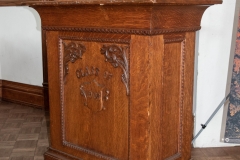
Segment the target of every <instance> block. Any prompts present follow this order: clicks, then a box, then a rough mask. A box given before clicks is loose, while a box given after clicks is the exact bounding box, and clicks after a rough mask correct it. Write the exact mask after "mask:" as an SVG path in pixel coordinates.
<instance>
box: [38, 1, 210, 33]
mask: <svg viewBox="0 0 240 160" xmlns="http://www.w3.org/2000/svg"><path fill="white" fill-rule="evenodd" d="M207 7H208V6H207V5H203V6H192V7H188V6H182V7H178V6H161V5H156V6H152V5H145V6H141V5H136V6H131V5H122V6H117V5H112V6H55V7H52V6H47V7H46V6H34V8H35V9H36V10H37V11H38V12H39V14H40V16H41V17H47V18H43V19H42V26H43V29H44V30H59V31H82V32H105V33H127V34H129V33H131V34H143V35H155V34H161V33H169V32H183V31H196V30H199V29H200V19H201V15H202V14H203V12H204V11H205V10H206V8H207ZM53 8H54V9H53ZM65 13H68V14H65ZM85 13H88V14H85ZM48 15H52V16H48ZM73 15H84V16H73ZM116 17H118V18H116ZM76 22H78V23H76Z"/></svg>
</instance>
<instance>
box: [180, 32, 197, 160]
mask: <svg viewBox="0 0 240 160" xmlns="http://www.w3.org/2000/svg"><path fill="white" fill-rule="evenodd" d="M193 39H195V33H194V32H189V33H186V40H185V41H186V42H185V58H184V59H185V60H184V62H185V63H184V83H183V86H184V89H183V95H184V99H183V114H182V115H183V116H182V120H183V124H182V125H183V137H182V138H183V139H182V141H183V142H184V145H183V146H182V155H183V157H185V158H186V159H190V158H191V157H190V154H191V147H192V146H191V141H192V138H193V124H194V123H193V121H194V120H193V114H192V107H191V106H192V105H193V78H194V67H193V66H194V56H195V41H193ZM184 126H188V127H184Z"/></svg>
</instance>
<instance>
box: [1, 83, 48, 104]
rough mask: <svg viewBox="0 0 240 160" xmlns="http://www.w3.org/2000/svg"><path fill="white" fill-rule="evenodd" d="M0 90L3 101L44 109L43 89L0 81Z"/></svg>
mask: <svg viewBox="0 0 240 160" xmlns="http://www.w3.org/2000/svg"><path fill="white" fill-rule="evenodd" d="M0 90H1V91H0V97H1V98H2V100H4V101H9V102H14V103H19V104H24V105H27V106H32V107H36V108H42V109H44V95H43V87H40V86H34V85H29V84H23V83H18V82H11V81H7V80H0Z"/></svg>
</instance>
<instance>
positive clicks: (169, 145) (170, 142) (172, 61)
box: [161, 42, 183, 159]
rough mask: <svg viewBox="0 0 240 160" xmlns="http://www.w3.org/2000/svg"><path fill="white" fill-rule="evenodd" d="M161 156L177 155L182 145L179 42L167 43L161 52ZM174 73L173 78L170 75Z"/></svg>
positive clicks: (180, 55) (165, 157) (180, 57)
mask: <svg viewBox="0 0 240 160" xmlns="http://www.w3.org/2000/svg"><path fill="white" fill-rule="evenodd" d="M163 54H164V55H163V64H162V65H163V66H162V67H163V75H162V78H163V82H162V83H163V89H162V92H163V93H162V97H161V98H162V106H161V108H162V114H161V122H162V124H161V127H162V133H161V134H162V148H163V152H162V157H163V158H164V159H167V158H169V157H172V156H175V157H179V156H180V154H181V147H182V125H181V123H182V119H181V112H182V104H181V100H182V93H181V90H182V88H181V72H182V71H181V70H182V64H181V62H182V57H183V55H182V53H181V43H179V42H178V43H176V42H174V43H167V44H165V46H164V53H163ZM173 75H175V77H174V78H173V77H172V76H173Z"/></svg>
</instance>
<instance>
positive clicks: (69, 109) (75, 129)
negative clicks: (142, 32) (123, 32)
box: [59, 40, 129, 159]
mask: <svg viewBox="0 0 240 160" xmlns="http://www.w3.org/2000/svg"><path fill="white" fill-rule="evenodd" d="M128 54H129V46H128V44H111V43H100V42H89V41H76V40H74V41H73V40H60V61H59V64H60V72H61V73H60V75H61V76H60V81H61V84H60V87H61V107H62V115H61V116H62V121H61V125H62V140H63V145H65V146H67V147H70V148H73V149H76V150H80V151H82V152H85V153H86V154H91V155H95V156H96V157H101V158H102V159H127V157H128V134H129V133H128V129H129V124H128V121H129V120H128V115H129V84H128V83H129V67H128Z"/></svg>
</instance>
